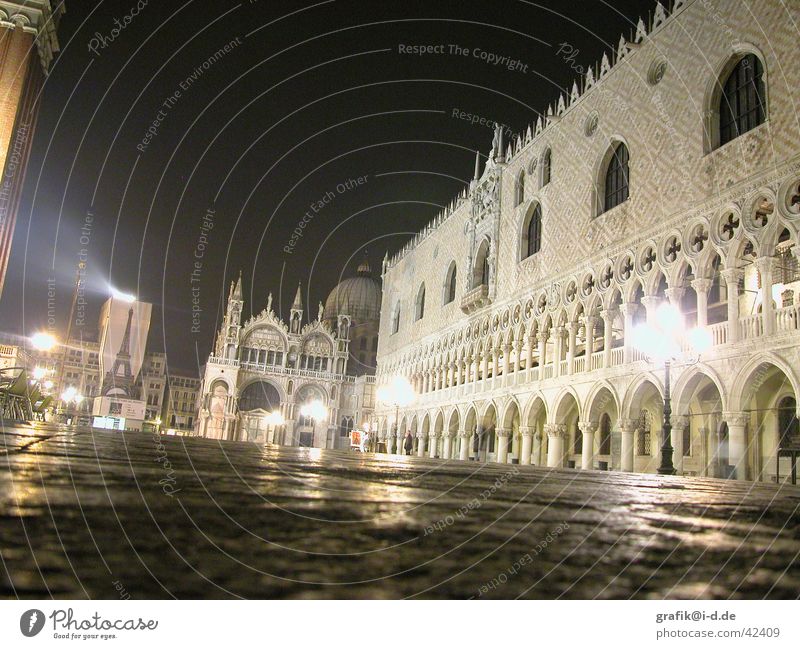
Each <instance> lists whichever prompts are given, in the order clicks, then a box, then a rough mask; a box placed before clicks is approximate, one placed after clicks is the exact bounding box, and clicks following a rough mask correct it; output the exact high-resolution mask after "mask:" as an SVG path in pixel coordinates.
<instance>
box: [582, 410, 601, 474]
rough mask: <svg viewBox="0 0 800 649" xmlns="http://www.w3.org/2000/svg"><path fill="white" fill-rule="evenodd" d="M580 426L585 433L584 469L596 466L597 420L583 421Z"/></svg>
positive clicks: (583, 446) (583, 448) (583, 449)
mask: <svg viewBox="0 0 800 649" xmlns="http://www.w3.org/2000/svg"><path fill="white" fill-rule="evenodd" d="M578 427H579V428H580V429H581V433H583V445H582V447H581V469H583V470H584V471H586V470H589V469H592V468H594V432H595V431H596V430H597V422H595V421H582V422H580V423H579V424H578Z"/></svg>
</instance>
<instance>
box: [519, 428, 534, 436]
mask: <svg viewBox="0 0 800 649" xmlns="http://www.w3.org/2000/svg"><path fill="white" fill-rule="evenodd" d="M533 431H534V428H533V426H520V427H519V434H520V435H522V436H523V437H533Z"/></svg>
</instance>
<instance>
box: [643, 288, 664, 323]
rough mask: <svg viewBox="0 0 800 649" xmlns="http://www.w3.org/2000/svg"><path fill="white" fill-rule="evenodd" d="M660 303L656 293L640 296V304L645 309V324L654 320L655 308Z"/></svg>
mask: <svg viewBox="0 0 800 649" xmlns="http://www.w3.org/2000/svg"><path fill="white" fill-rule="evenodd" d="M660 304H661V298H659V297H658V296H657V295H645V296H644V297H643V298H642V305H644V308H645V311H646V316H645V317H646V318H647V324H649V325H652V324H653V323H654V322H655V317H656V309H657V308H658V306H659V305H660Z"/></svg>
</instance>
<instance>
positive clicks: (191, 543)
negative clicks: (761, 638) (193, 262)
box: [0, 427, 800, 599]
mask: <svg viewBox="0 0 800 649" xmlns="http://www.w3.org/2000/svg"><path fill="white" fill-rule="evenodd" d="M1 439H2V441H0V498H1V500H0V557H2V564H1V565H0V589H2V590H1V591H0V592H1V593H2V596H3V597H26V598H48V597H51V596H52V597H77V598H86V597H91V598H112V599H113V598H117V597H118V596H119V589H121V588H122V589H124V592H127V593H128V594H129V595H130V597H132V598H134V599H136V598H168V597H178V598H204V597H212V598H225V597H246V598H277V597H285V598H345V597H347V598H350V597H359V598H360V597H364V598H372V597H379V598H402V597H415V596H416V597H432V598H445V597H447V598H468V597H475V598H478V597H484V598H486V597H503V598H514V597H532V598H559V597H563V598H627V597H637V598H661V597H681V598H695V597H747V598H761V597H781V598H797V597H798V595H800V513H799V512H798V506H799V505H800V488H797V487H783V488H781V489H778V488H777V487H776V486H774V485H766V484H753V483H744V482H733V481H721V480H712V479H704V478H686V479H684V478H667V477H659V476H653V475H641V474H623V473H612V472H595V471H593V472H581V471H574V470H548V469H543V468H538V467H516V466H512V465H498V464H487V465H484V466H480V465H478V464H476V463H465V462H458V461H450V462H444V461H442V460H433V459H427V458H416V457H414V458H406V457H401V456H396V455H370V454H365V455H360V454H357V453H352V452H347V451H323V450H317V449H300V448H288V447H277V446H275V447H269V448H266V449H264V448H263V447H260V446H256V445H252V444H247V443H220V442H216V441H212V440H205V439H193V438H181V437H160V438H159V437H157V438H155V439H154V437H153V435H151V434H146V433H124V434H122V433H114V432H98V431H94V432H93V431H90V430H84V431H78V432H75V431H66V430H59V429H58V428H52V427H50V428H47V427H39V428H29V427H28V428H16V429H7V430H6V432H5V433H3V434H2V438H1Z"/></svg>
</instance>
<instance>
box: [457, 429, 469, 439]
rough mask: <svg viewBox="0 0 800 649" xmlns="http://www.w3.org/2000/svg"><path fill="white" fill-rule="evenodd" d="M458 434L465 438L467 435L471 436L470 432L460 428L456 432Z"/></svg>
mask: <svg viewBox="0 0 800 649" xmlns="http://www.w3.org/2000/svg"><path fill="white" fill-rule="evenodd" d="M456 435H457V436H458V437H463V438H465V439H466V438H467V437H469V433H468V432H467V431H465V430H459V431H458V432H457V433H456Z"/></svg>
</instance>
